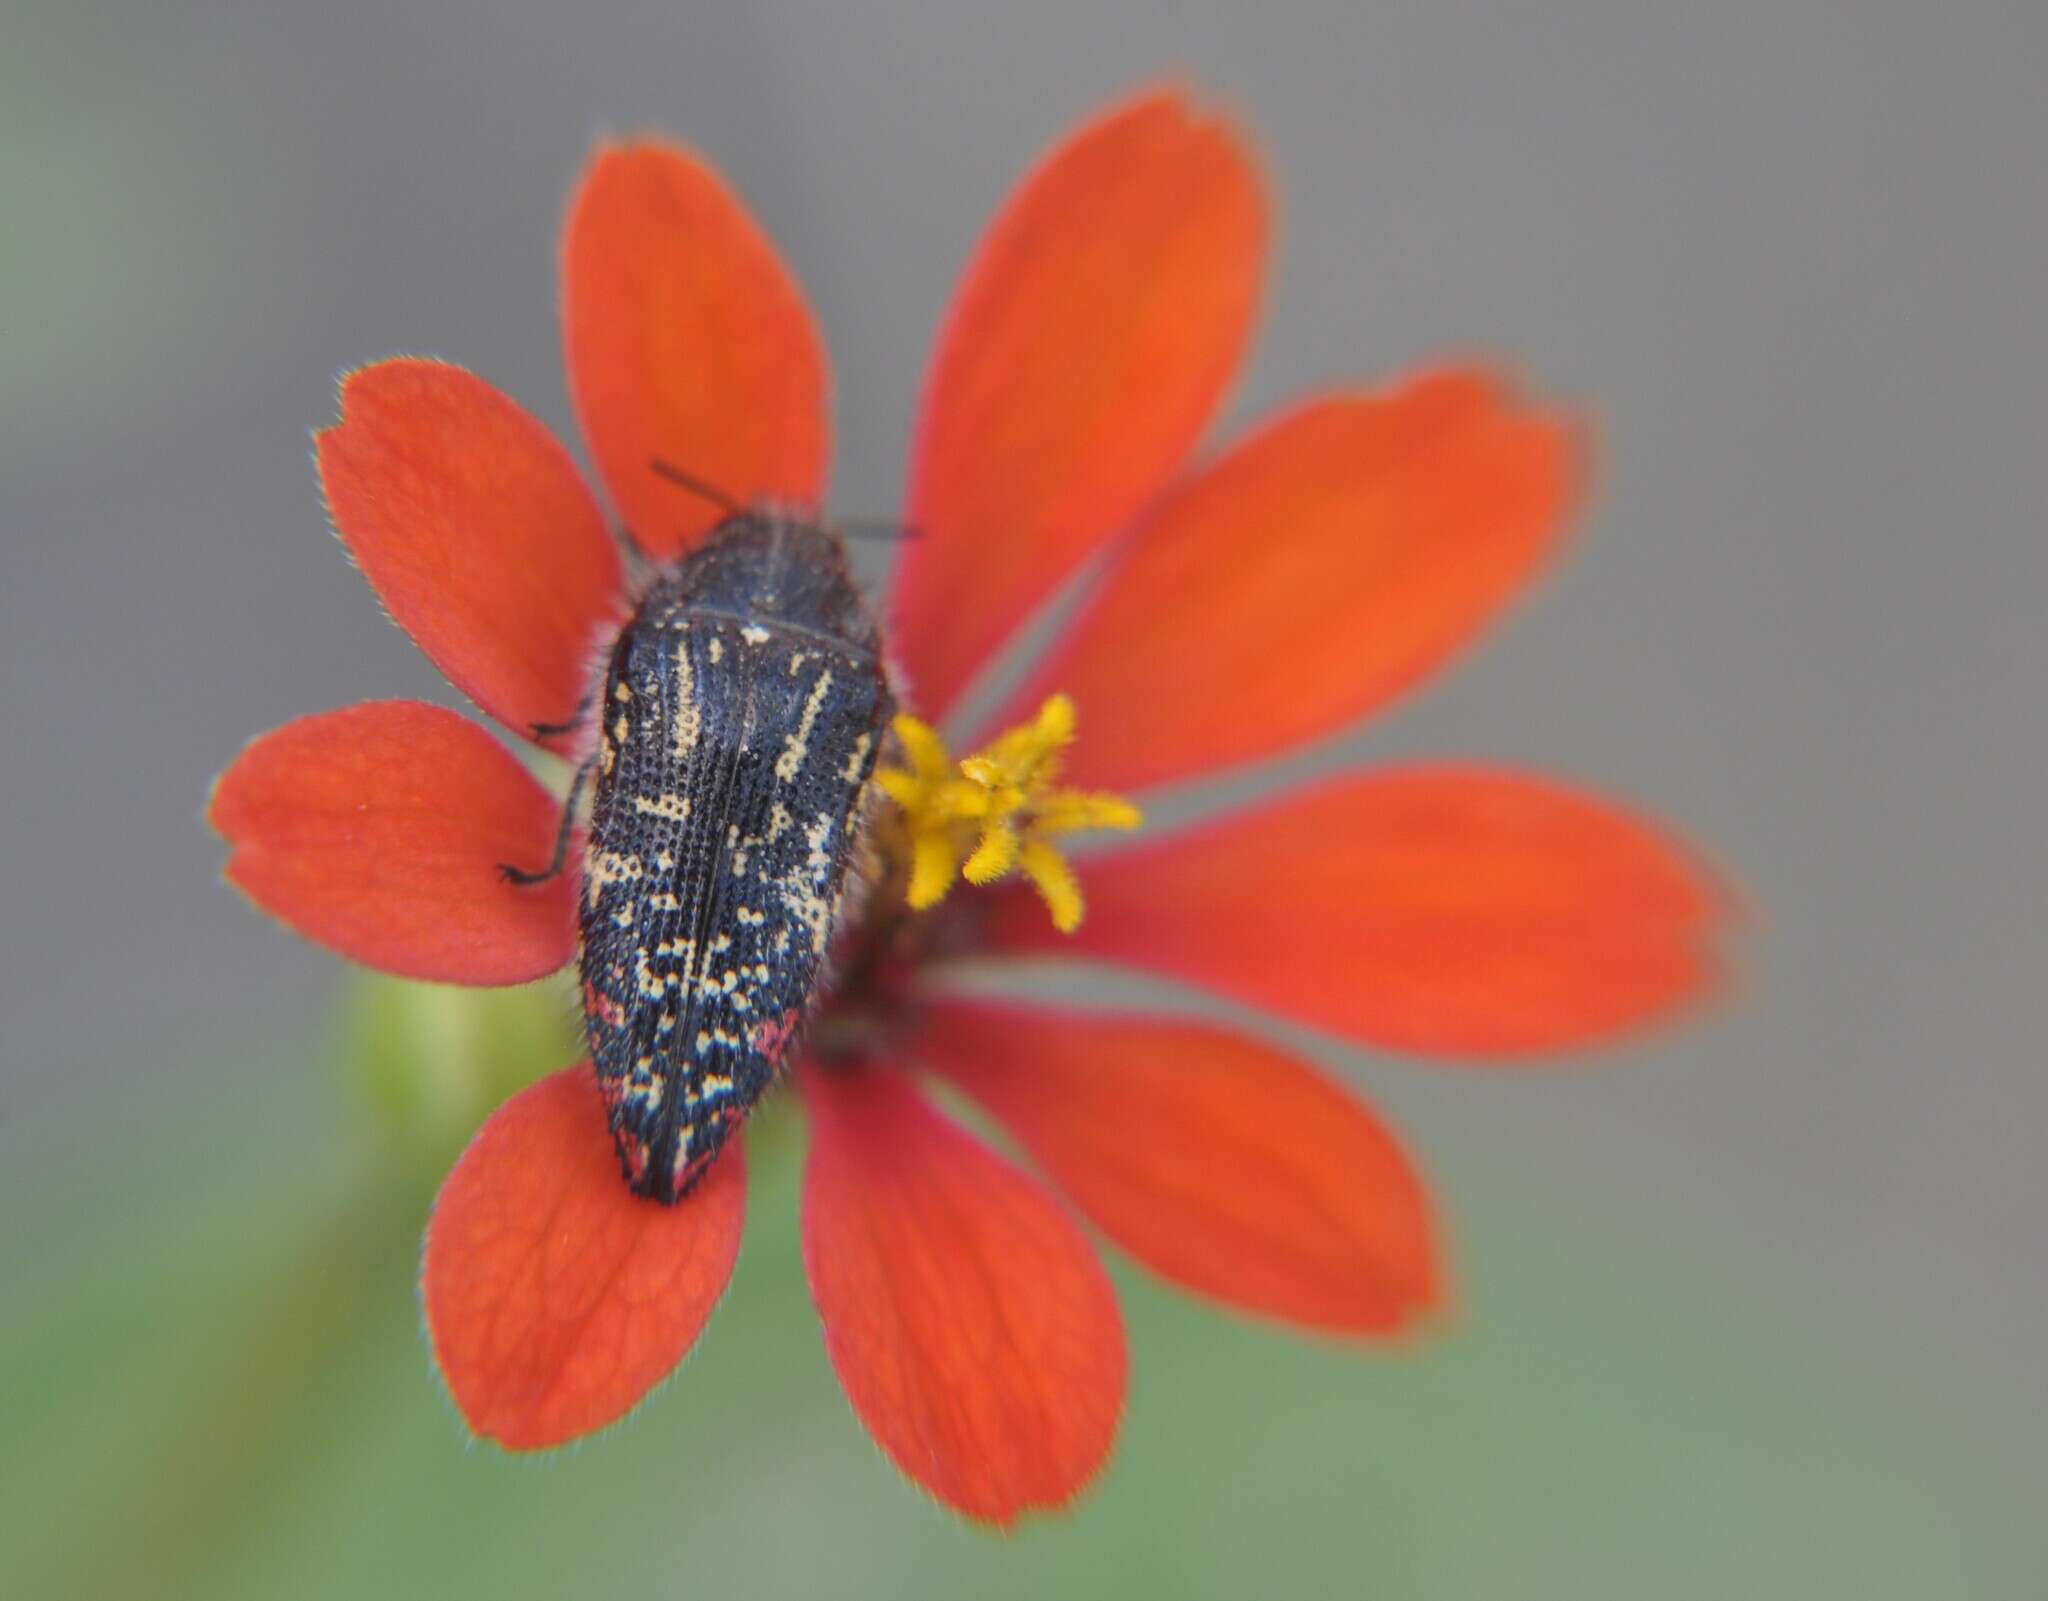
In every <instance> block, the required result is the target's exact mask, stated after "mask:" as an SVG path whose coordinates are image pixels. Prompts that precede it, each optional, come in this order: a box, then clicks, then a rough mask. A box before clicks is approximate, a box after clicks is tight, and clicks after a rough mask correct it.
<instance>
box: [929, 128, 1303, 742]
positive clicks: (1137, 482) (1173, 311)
mask: <svg viewBox="0 0 2048 1601" xmlns="http://www.w3.org/2000/svg"><path fill="white" fill-rule="evenodd" d="M1265 244H1266V206H1265V198H1264V193H1263V190H1262V188H1261V185H1260V180H1259V175H1258V172H1257V170H1256V168H1255V167H1254V165H1253V163H1252V160H1251V157H1250V155H1249V154H1248V153H1247V151H1246V149H1245V147H1244V144H1243V142H1242V141H1241V139H1240V138H1239V136H1238V134H1237V132H1236V131H1235V130H1234V129H1233V128H1232V127H1231V126H1230V125H1229V124H1228V123H1226V122H1223V121H1220V120H1217V119H1214V118H1211V117H1208V116H1205V115H1202V114H1200V113H1198V112H1197V111H1196V110H1195V108H1194V107H1193V106H1192V105H1191V104H1190V103H1189V102H1188V100H1187V99H1186V97H1185V96H1183V95H1181V94H1178V93H1172V92H1167V93H1156V94H1148V95H1146V96H1144V97H1143V98H1141V99H1138V100H1135V101H1132V102H1130V103H1128V104H1126V105H1123V106H1120V107H1118V108H1116V109H1115V110H1113V111H1111V112H1110V113H1109V114H1108V115H1106V116H1105V117H1103V118H1102V119H1101V120H1099V121H1097V122H1095V123H1092V124H1090V125H1089V126H1087V127H1085V128H1083V129H1082V130H1080V132H1078V133H1077V134H1075V135H1074V136H1073V137H1071V138H1070V139H1069V140H1068V141H1067V142H1066V143H1064V144H1062V145H1060V146H1059V147H1058V148H1057V149H1055V150H1054V151H1053V152H1052V154H1051V155H1050V156H1048V157H1047V158H1046V159H1045V160H1044V161H1042V162H1041V163H1040V165H1039V166H1038V168H1037V169H1036V170H1035V171H1034V172H1033V173H1032V174H1031V175H1030V176H1029V177H1028V178H1026V179H1025V181H1024V183H1023V184H1022V186H1021V187H1020V188H1019V189H1018V191H1017V192H1016V194H1015V195H1014V196H1013V197H1012V198H1011V200H1010V202H1009V204H1008V205H1007V206H1006V207H1005V208H1004V210H1003V211H1002V213H1001V214H1000V215H999V216H998V217H997V218H996V220H995V222H994V224H993V225H992V226H991V227H990V229H989V231H988V233H987V235H986V236H985V237H984V239H983V241H982V243H981V247H980V249H979V251H978V252H977V253H976V255H975V257H974V260H973V262H972V263H971V264H970V265H969V267H968V269H967V273H966V276H965V278H964V280H963V281H962V283H961V286H960V289H959V292H958V294H957V295H956V297H955V299H954V302H953V307H952V310H951V311H950V312H949V313H948V314H947V317H946V321H945V323H944V325H943V327H942V329H941V331H940V335H939V342H938V349H937V352H936V354H935V356H934V358H933V364H932V369H931V374H930V377H929V379H928V381H927V384H926V389H925V396H924V405H923V412H922V419H921V421H920V423H919V426H918V430H917V435H916V454H915V459H914V461H913V463H912V468H911V482H910V502H909V512H908V515H909V521H910V522H911V524H912V525H913V527H915V528H916V530H917V531H918V538H916V539H915V540H913V541H911V542H910V543H909V544H908V545H907V546H906V547H905V550H904V555H903V564H902V576H901V579H900V581H899V584H898V587H897V593H896V603H895V616H896V625H897V631H896V638H895V645H896V648H897V651H898V653H899V654H900V656H901V658H902V660H903V663H904V666H905V668H906V669H907V672H908V678H909V684H910V689H911V693H912V697H913V700H914V704H915V705H916V706H917V708H918V710H919V711H920V712H921V713H922V714H923V715H924V716H926V717H929V718H933V719H936V718H938V717H940V716H942V715H943V714H944V713H945V711H946V709H947V708H948V707H949V706H950V705H951V704H952V702H953V700H954V698H955V696H956V695H958V693H959V692H960V690H961V688H962V687H963V686H964V685H965V684H966V682H967V681H968V680H969V678H970V677H971V676H972V675H973V673H974V671H975V669H976V668H977V667H978V666H979V665H980V664H981V663H982V661H983V660H984V659H985V658H986V657H987V656H988V654H989V652H990V651H991V650H993V649H994V648H995V647H996V646H997V645H999V644H1000V643H1001V642H1002V641H1003V640H1004V639H1005V638H1006V637H1007V636H1008V635H1009V634H1010V633H1011V632H1012V630H1014V629H1015V628H1016V626H1017V625H1018V623H1020V622H1021V621H1022V620H1023V619H1024V617H1025V616H1026V615H1027V614H1028V613H1029V612H1030V611H1031V609H1032V608H1033V607H1034V606H1036V605H1038V604H1039V603H1040V602H1041V601H1043V600H1044V599H1045V598H1046V597H1047V596H1048V595H1049V594H1050V593H1051V592H1052V590H1053V589H1054V588H1055V587H1056V586H1057V585H1058V584H1059V582H1060V581H1061V580H1062V579H1063V578H1065V577H1066V576H1067V575H1068V574H1069V573H1071V572H1072V571H1073V570H1074V568H1075V567H1076V566H1078V565H1079V564H1080V562H1081V561H1082V560H1083V559H1084V558H1085V557H1086V556H1087V555H1088V554H1089V552H1090V551H1092V550H1094V549H1095V548H1096V547H1097V546H1099V545H1100V544H1101V543H1102V542H1103V541H1104V540H1106V539H1109V538H1110V537H1112V536H1113V535H1115V534H1117V533H1119V532H1121V531H1122V530H1123V529H1124V528H1125V526H1126V525H1127V524H1128V523H1129V522H1130V520H1131V519H1132V518H1133V517H1134V516H1136V514H1137V513H1138V511H1139V509H1140V508H1141V507H1142V506H1143V505H1144V504H1145V503H1146V502H1147V501H1148V500H1149V499H1150V498H1151V497H1152V496H1153V495H1154V494H1155V493H1156V492H1157V491H1158V490H1159V488H1160V486H1161V485H1162V484H1163V483H1164V481H1165V480H1166V478H1167V476H1168V475H1169V474H1170V473H1171V472H1172V471H1173V469H1174V468H1175V467H1176V466H1177V465H1178V464H1179V463H1180V461H1181V459H1182V458H1183V457H1184V456H1185V455H1186V453H1187V451H1188V450H1189V448H1190V447H1191V446H1192V445H1193V444H1194V442H1195V440H1196V439H1197V438H1198V437H1199V436H1200V434H1201V433H1202V430H1203V429H1204V428H1205V427H1206V426H1207V425H1208V422H1209V420H1210V418H1211V416H1212V415H1213V414H1214V412H1215V410H1216V407H1217V404H1218V402H1219V401H1220V400H1221V398H1222V396H1223V393H1224V390H1225V388H1226V387H1227V385H1228V384H1229V381H1230V378H1231V376H1232V374H1233V373H1234V372H1235V371H1236V369H1237V366H1238V363H1239V360H1240V359H1241V357H1242V355H1243V352H1244V349H1245V345H1246V343H1247V341H1248V339H1249V337H1250V333H1251V326H1252V318H1253V313H1254V311H1255V309H1256V305H1257V300H1258V292H1259V284H1260V277H1261V273H1262V271H1263V266H1264V260H1265Z"/></svg>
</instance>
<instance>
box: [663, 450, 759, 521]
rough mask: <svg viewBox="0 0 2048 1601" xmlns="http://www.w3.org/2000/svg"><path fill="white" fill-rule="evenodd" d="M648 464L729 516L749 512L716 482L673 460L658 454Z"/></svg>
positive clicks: (673, 482)
mask: <svg viewBox="0 0 2048 1601" xmlns="http://www.w3.org/2000/svg"><path fill="white" fill-rule="evenodd" d="M647 465H648V466H650V467H652V468H653V469H654V471H655V472H656V473H657V474H658V475H659V476H661V477H663V478H666V479H667V480H668V481H669V482H670V483H672V484H675V485H677V486H678V487H680V488H683V489H687V490H688V491H689V492H690V493H691V494H693V495H695V496H697V497H698V498H699V499H701V500H708V501H710V502H711V504H712V505H714V506H716V507H718V508H719V510H721V511H723V512H725V513H726V515H728V516H731V517H744V516H745V515H746V513H747V508H746V507H744V506H742V505H741V504H740V503H739V502H738V501H736V500H734V499H733V498H732V496H730V495H728V494H727V493H726V492H725V491H724V490H722V489H720V488H719V487H718V486H717V485H716V484H712V483H707V482H705V481H704V480H703V479H702V478H699V477H698V476H697V475H696V474H694V473H686V472H684V471H683V469H682V468H680V467H678V466H676V465H675V463H673V462H667V461H663V460H662V459H661V458H660V457H659V456H656V457H655V458H654V459H653V460H651V461H650V462H648V464H647Z"/></svg>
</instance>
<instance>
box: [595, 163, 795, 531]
mask: <svg viewBox="0 0 2048 1601" xmlns="http://www.w3.org/2000/svg"><path fill="white" fill-rule="evenodd" d="M562 308H563V309H562V333H563V339H564V341H565V345H566V350H567V357H568V368H569V392H570V395H571V396H572V398H573V399H574V400H575V403H576V413H577V415H578V416H579V417H580V418H581V419H582V422H583V432H584V436H585V437H586V438H587V439H588V440H589V441H590V450H591V454H592V455H593V456H594V457H595V458H596V460H597V470H598V473H599V475H600V476H601V477H602V478H603V479H604V483H605V487H606V488H607V489H609V490H610V491H611V496H612V504H613V505H614V506H616V507H617V508H618V512H619V515H620V516H621V517H622V518H624V519H625V523H626V527H627V528H628V529H629V530H631V532H632V535H633V537H634V539H635V540H637V541H638V542H639V544H640V546H641V547H642V548H643V549H645V550H646V551H647V552H648V553H649V554H650V555H653V556H656V557H661V558H669V557H674V556H677V555H680V554H681V553H682V552H683V551H685V550H687V549H688V548H689V547H690V546H691V545H693V544H695V543H696V542H697V541H698V540H699V539H701V538H702V537H703V535H704V534H705V533H706V532H707V531H708V530H709V529H710V528H711V527H712V526H713V525H714V524H716V523H717V522H718V520H719V518H720V517H721V516H722V515H723V514H722V513H721V512H720V511H719V510H718V508H717V507H715V506H712V505H709V504H707V503H706V502H705V501H703V500H702V499H700V498H698V497H697V496H695V495H692V494H690V493H688V492H687V491H685V490H683V489H681V488H679V487H678V486H677V485H675V484H673V483H670V482H668V481H667V480H665V479H663V478H662V477H660V476H659V475H658V474H657V473H656V472H655V471H654V468H653V466H652V465H651V464H652V463H653V462H654V461H655V460H657V459H659V460H663V461H666V462H669V463H671V464H673V465H674V466H676V467H679V468H682V469H683V470H684V471H686V472H689V473H692V474H694V475H695V476H696V477H698V478H701V479H703V480H705V481H706V482H707V483H710V484H713V485H715V486H716V487H717V488H719V489H720V490H723V491H724V492H725V493H726V494H727V495H729V496H731V497H732V498H733V499H735V500H739V501H746V502H751V501H755V500H781V501H790V502H795V503H798V504H801V505H805V506H815V505H817V503H818V501H819V499H820V497H821V495H822V494H823V491H824V487H825V465H826V448H827V443H828V429H827V424H826V417H825V406H826V399H825V394H826V362H825V345H824V341H823V339H822V338H821V337H820V336H819V333H818V327H817V323H816V322H815V321H814V320H813V319H812V316H811V310H810V307H809V305H808V304H807V303H806V301H805V299H804V295H803V291H802V290H801V289H800V288H798V286H797V282H796V279H795V278H794V277H793V276H792V275H791V273H790V270H789V268H788V267H787V266H785V265H784V264H783V261H782V258H781V256H780V255H779V254H777V252H776V249H775V246H774V244H773V243H772V242H771V241H770V240H769V238H768V236H767V235H766V234H765V233H763V232H762V231H761V227H760V225H759V224H758V223H756V222H755V221H754V219H753V217H752V216H750V215H749V214H748V212H747V209H746V207H745V206H743V205H742V204H741V203H740V201H739V198H738V197H737V196H736V195H734V194H733V192H732V190H730V189H729V188H727V187H726V184H725V180H724V179H722V178H721V177H719V175H718V174H717V173H716V172H714V171H713V170H712V169H711V168H710V167H709V166H708V165H706V164H705V162H703V161H702V160H700V159H699V158H698V157H697V156H695V155H693V154H692V153H691V152H689V151H687V150H682V149H678V148H676V147H675V146H672V145H666V144H660V143H656V142H653V141H643V142H639V143H634V144H625V145H607V146H604V147H603V148H601V149H600V150H599V151H598V152H597V154H596V155H595V156H594V157H593V158H592V160H591V163H590V166H589V168H588V170H587V171H585V173H584V175H583V180H582V183H581V185H580V186H579V187H578V189H577V192H576V198H575V200H574V201H573V202H572V203H571V205H570V208H569V222H568V231H567V235H566V237H565V239H564V241H563V252H562Z"/></svg>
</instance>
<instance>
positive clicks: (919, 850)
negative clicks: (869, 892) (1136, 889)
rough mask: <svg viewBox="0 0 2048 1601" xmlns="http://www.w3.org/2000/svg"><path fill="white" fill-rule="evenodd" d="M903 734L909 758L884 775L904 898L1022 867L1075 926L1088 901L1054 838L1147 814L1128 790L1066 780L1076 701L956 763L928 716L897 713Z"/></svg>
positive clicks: (1066, 926) (936, 898)
mask: <svg viewBox="0 0 2048 1601" xmlns="http://www.w3.org/2000/svg"><path fill="white" fill-rule="evenodd" d="M895 729H896V738H897V741H898V743H899V744H900V745H901V746H902V749H903V756H904V759H905V760H906V761H907V762H908V763H909V765H908V766H907V767H884V768H882V769H880V770H879V771H878V772H877V773H876V774H875V782H876V783H877V784H879V785H880V786H881V789H882V792H883V793H884V794H886V795H887V796H888V797H889V798H890V799H891V800H893V801H894V802H895V803H896V807H897V819H898V822H899V824H900V826H899V827H898V828H896V829H893V830H886V831H885V834H884V849H885V850H886V849H889V848H890V846H891V844H892V843H893V845H894V846H895V849H896V850H897V851H898V852H899V853H900V855H901V856H902V858H904V860H903V861H902V865H903V867H904V868H905V869H906V877H907V881H908V883H907V888H906V891H905V899H906V900H907V901H908V902H909V904H910V906H911V908H912V909H913V910H915V911H923V910H925V909H926V908H928V907H932V906H936V905H938V903H939V902H940V901H942V900H944V899H945V898H946V896H947V894H948V893H949V892H950V891H951V890H952V888H953V886H954V884H955V883H956V882H957V881H958V880H960V879H962V878H964V879H966V880H967V882H968V883H970V884H992V883H994V882H995V881H996V880H997V879H999V878H1003V877H1005V876H1007V875H1008V874H1010V873H1013V872H1016V873H1022V874H1023V875H1024V876H1025V877H1026V878H1028V879H1030V880H1031V882H1032V884H1033V885H1034V886H1036V888H1037V890H1038V893H1039V895H1040V896H1042V897H1043V898H1044V900H1045V904H1046V909H1047V910H1048V911H1050V912H1051V913H1052V920H1053V926H1054V927H1056V928H1057V929H1059V931H1060V932H1061V933H1063V934H1071V933H1073V931H1074V930H1075V929H1077V928H1079V927H1080V926H1081V917H1082V913H1083V911H1084V910H1085V907H1084V903H1083V901H1082V898H1081V886H1080V883H1079V881H1078V880H1077V879H1076V878H1075V876H1074V869H1073V867H1072V865H1071V864H1070V863H1069V862H1068V861H1067V859H1066V857H1065V856H1063V855H1062V854H1061V853H1060V848H1059V846H1058V845H1057V844H1056V843H1055V841H1056V840H1057V839H1059V837H1060V836H1061V835H1063V834H1075V833H1080V832H1082V831H1084V830H1087V829H1095V828H1119V829H1130V828H1136V827H1137V826H1138V825H1139V824H1140V823H1142V822H1143V821H1144V815H1143V813H1141V812H1140V811H1139V810H1138V808H1137V807H1135V806H1133V805H1132V804H1131V803H1130V802H1129V801H1127V800H1125V799H1124V798H1123V797H1122V796H1121V795H1107V794H1098V793H1093V792H1090V791H1087V790H1078V789H1063V788H1061V787H1060V784H1059V777H1060V768H1061V756H1062V753H1063V752H1064V751H1065V750H1066V748H1067V746H1069V745H1071V744H1072V743H1073V741H1074V703H1073V702H1072V701H1071V700H1069V699H1068V698H1067V697H1066V696H1065V695H1054V696H1052V697H1051V698H1050V699H1049V700H1047V701H1046V703H1045V704H1044V705H1043V706H1041V707H1040V708H1039V709H1038V715H1037V716H1036V717H1034V718H1032V719H1031V720H1030V721H1029V722H1026V723H1019V724H1018V725H1017V726H1016V727H1015V728H1012V729H1010V730H1008V731H1007V732H1006V733H1004V734H1002V735H1000V736H999V737H998V738H997V739H996V740H995V741H994V742H993V743H991V744H990V745H988V746H987V747H986V748H985V749H982V750H979V751H977V752H975V753H974V754H973V755H972V756H969V757H967V758H966V759H965V760H963V761H960V762H957V763H956V762H955V761H954V760H953V758H952V755H951V753H950V752H948V751H947V749H946V742H945V741H944V740H943V739H941V738H940V737H939V733H938V731H937V730H936V729H934V728H933V727H932V726H931V725H930V724H929V723H924V722H920V721H919V720H918V719H917V718H915V717H908V716H903V717H898V718H897V719H896V721H895Z"/></svg>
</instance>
